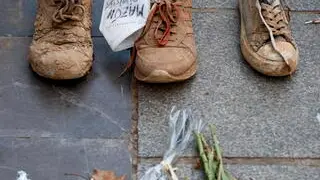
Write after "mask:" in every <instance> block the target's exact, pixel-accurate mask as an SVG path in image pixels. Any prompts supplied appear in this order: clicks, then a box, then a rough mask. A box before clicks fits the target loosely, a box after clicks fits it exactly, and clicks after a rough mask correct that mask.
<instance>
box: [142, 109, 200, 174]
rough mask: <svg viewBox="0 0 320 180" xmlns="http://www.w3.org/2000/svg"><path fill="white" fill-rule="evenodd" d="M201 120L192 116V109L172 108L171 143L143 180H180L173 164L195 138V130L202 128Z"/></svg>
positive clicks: (170, 119)
mask: <svg viewBox="0 0 320 180" xmlns="http://www.w3.org/2000/svg"><path fill="white" fill-rule="evenodd" d="M201 124H202V123H201V121H197V120H194V119H193V118H192V114H191V110H190V109H187V110H176V108H175V107H173V108H172V110H171V113H170V116H169V130H170V145H169V148H168V149H167V151H166V152H165V154H164V157H163V160H162V162H161V163H160V164H158V165H156V166H154V167H152V168H150V169H148V170H147V171H146V172H145V174H144V175H143V176H142V178H141V180H167V179H170V180H171V179H172V180H178V177H177V176H176V174H175V172H174V171H175V170H176V169H175V168H173V167H172V164H173V163H174V162H175V160H176V159H177V157H178V156H179V155H181V154H182V153H183V151H184V150H185V149H186V148H187V147H188V145H189V144H190V142H191V139H193V135H192V134H193V131H195V130H196V131H200V130H201V129H202V125H201Z"/></svg>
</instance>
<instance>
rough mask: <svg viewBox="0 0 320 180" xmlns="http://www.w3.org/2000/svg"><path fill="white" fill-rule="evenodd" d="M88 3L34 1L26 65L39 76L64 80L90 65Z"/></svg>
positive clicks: (84, 0)
mask: <svg viewBox="0 0 320 180" xmlns="http://www.w3.org/2000/svg"><path fill="white" fill-rule="evenodd" d="M92 56H93V50H92V39H91V0H38V10H37V17H36V22H35V33H34V36H33V41H32V44H31V47H30V54H29V61H30V64H31V67H32V69H33V70H34V71H35V72H36V73H37V74H39V75H40V76H43V77H46V78H50V79H55V80H67V79H75V78H80V77H82V76H84V75H86V74H87V73H88V72H89V70H90V68H91V65H92Z"/></svg>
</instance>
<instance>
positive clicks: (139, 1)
mask: <svg viewBox="0 0 320 180" xmlns="http://www.w3.org/2000/svg"><path fill="white" fill-rule="evenodd" d="M149 10H150V0H104V5H103V11H102V17H101V22H100V27H99V29H100V31H101V33H102V34H103V36H104V38H105V39H106V40H107V42H108V44H109V46H110V47H111V49H112V50H113V51H121V50H125V49H128V48H130V47H133V45H134V41H135V40H136V39H137V38H138V37H139V36H140V33H141V31H142V28H143V27H144V26H145V24H146V21H147V17H148V13H149Z"/></svg>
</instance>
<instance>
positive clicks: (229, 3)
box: [193, 0, 320, 11]
mask: <svg viewBox="0 0 320 180" xmlns="http://www.w3.org/2000/svg"><path fill="white" fill-rule="evenodd" d="M284 1H286V2H287V5H288V6H289V7H290V9H291V10H296V11H319V10H320V1H318V0H304V1H301V0H284ZM193 7H194V8H218V9H221V8H232V9H235V8H238V0H193Z"/></svg>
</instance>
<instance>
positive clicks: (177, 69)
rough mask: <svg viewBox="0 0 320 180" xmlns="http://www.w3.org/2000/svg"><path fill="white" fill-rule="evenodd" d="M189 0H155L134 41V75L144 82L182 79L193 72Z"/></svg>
mask: <svg viewBox="0 0 320 180" xmlns="http://www.w3.org/2000/svg"><path fill="white" fill-rule="evenodd" d="M191 7H192V2H191V0H181V1H179V0H178V1H175V0H159V1H157V3H155V4H154V5H153V7H152V9H151V11H150V14H149V17H148V20H147V24H146V27H145V29H144V32H143V33H142V36H141V38H140V39H138V40H137V42H136V45H135V47H136V60H135V65H136V66H135V70H134V73H135V77H136V78H137V79H138V80H140V81H144V82H150V83H168V82H175V81H183V80H186V79H188V78H190V77H191V76H193V75H194V74H195V73H196V69H197V62H196V56H197V52H196V47H195V40H194V34H193V28H192V16H191Z"/></svg>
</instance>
